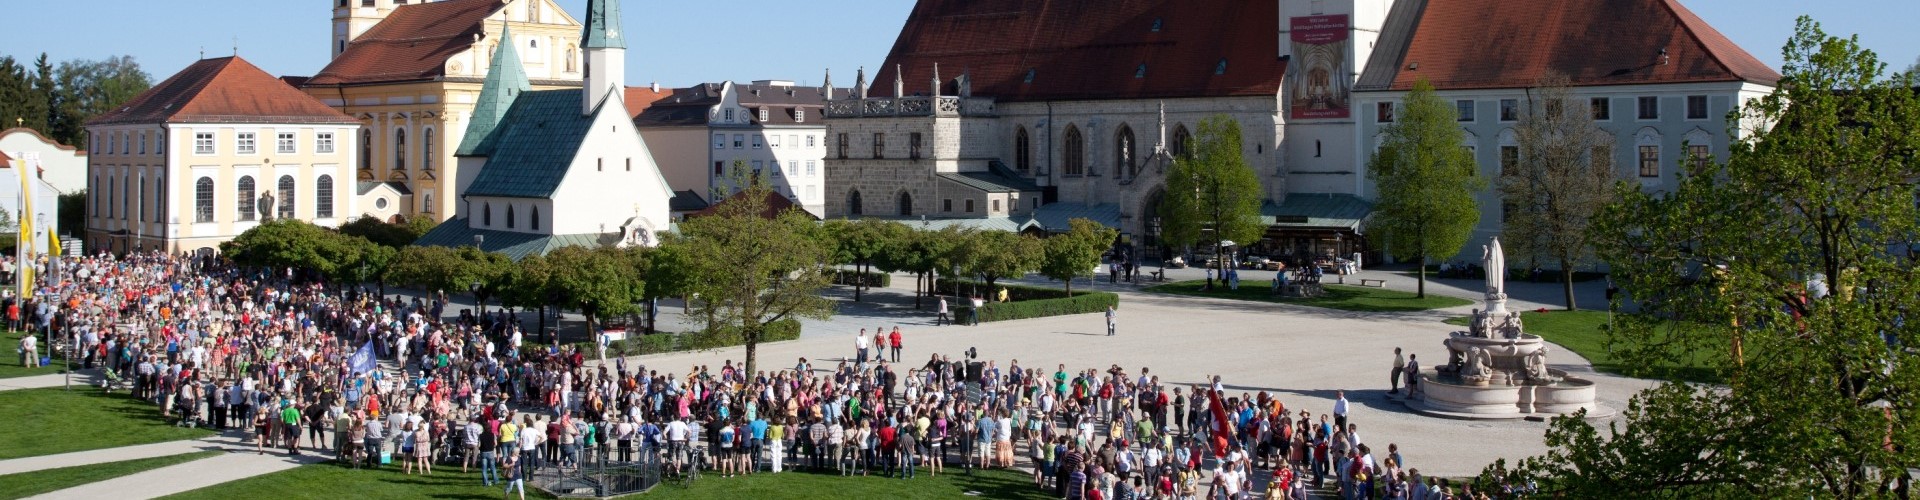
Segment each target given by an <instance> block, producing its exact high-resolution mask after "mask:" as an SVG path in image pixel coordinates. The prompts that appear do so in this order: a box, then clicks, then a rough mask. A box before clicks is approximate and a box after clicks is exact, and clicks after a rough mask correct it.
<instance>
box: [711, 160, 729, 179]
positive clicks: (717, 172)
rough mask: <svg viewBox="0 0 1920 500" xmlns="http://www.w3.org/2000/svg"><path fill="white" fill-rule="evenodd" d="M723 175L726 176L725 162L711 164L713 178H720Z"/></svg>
mask: <svg viewBox="0 0 1920 500" xmlns="http://www.w3.org/2000/svg"><path fill="white" fill-rule="evenodd" d="M724 175H727V162H724V161H716V162H713V176H714V177H720V176H724Z"/></svg>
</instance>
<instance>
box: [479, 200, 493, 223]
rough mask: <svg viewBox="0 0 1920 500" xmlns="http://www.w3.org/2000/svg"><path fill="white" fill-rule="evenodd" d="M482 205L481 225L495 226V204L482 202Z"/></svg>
mask: <svg viewBox="0 0 1920 500" xmlns="http://www.w3.org/2000/svg"><path fill="white" fill-rule="evenodd" d="M480 207H481V212H480V226H481V227H493V204H492V203H482V204H481V205H480Z"/></svg>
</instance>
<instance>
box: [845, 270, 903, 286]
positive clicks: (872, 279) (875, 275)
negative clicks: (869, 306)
mask: <svg viewBox="0 0 1920 500" xmlns="http://www.w3.org/2000/svg"><path fill="white" fill-rule="evenodd" d="M863 276H864V277H865V278H866V279H865V281H866V284H867V286H871V287H880V288H886V287H889V286H893V275H891V274H887V273H881V272H870V273H863V272H860V271H854V270H850V269H840V270H836V271H834V272H833V284H835V285H853V282H854V281H855V280H859V279H861V277H863Z"/></svg>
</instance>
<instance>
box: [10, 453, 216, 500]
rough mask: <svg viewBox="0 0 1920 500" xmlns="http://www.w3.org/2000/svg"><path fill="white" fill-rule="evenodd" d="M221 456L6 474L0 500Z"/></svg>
mask: <svg viewBox="0 0 1920 500" xmlns="http://www.w3.org/2000/svg"><path fill="white" fill-rule="evenodd" d="M220 453H221V452H218V451H201V452H194V453H182V454H179V455H167V456H163V457H151V458H140V459H134V460H123V461H119V462H106V463H99V464H90V465H76V466H73V467H61V468H58V469H43V470H37V471H32V472H22V473H19V474H7V475H4V476H0V499H12V498H26V497H30V496H34V495H39V494H41V493H48V492H54V491H60V490H64V489H67V488H72V487H75V486H80V485H83V484H89V483H97V482H101V481H105V480H108V479H113V478H116V477H120V476H126V475H129V474H135V473H139V472H145V471H149V470H153V469H158V468H161V467H166V466H170V465H179V464H184V463H187V462H192V461H194V460H199V459H203V458H208V457H212V456H214V455H219V454H220Z"/></svg>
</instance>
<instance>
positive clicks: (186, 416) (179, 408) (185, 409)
mask: <svg viewBox="0 0 1920 500" xmlns="http://www.w3.org/2000/svg"><path fill="white" fill-rule="evenodd" d="M198 403H199V401H197V400H189V399H186V398H175V399H174V403H173V411H174V414H176V415H179V416H180V421H179V422H175V423H174V427H186V428H189V429H192V428H195V427H199V426H200V405H199V404H198Z"/></svg>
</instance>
